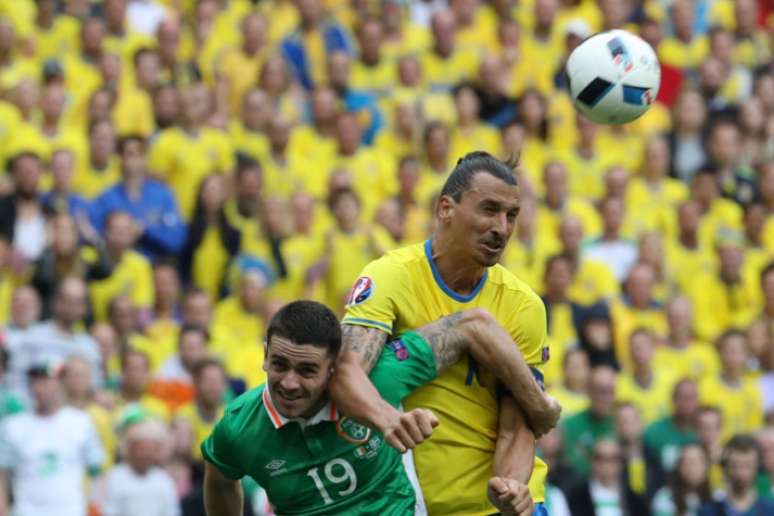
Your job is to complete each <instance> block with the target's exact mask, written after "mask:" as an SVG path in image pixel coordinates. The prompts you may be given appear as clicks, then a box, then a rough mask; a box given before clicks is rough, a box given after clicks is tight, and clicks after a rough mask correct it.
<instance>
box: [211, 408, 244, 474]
mask: <svg viewBox="0 0 774 516" xmlns="http://www.w3.org/2000/svg"><path fill="white" fill-rule="evenodd" d="M201 451H202V456H204V458H205V460H207V461H209V462H210V463H212V464H213V465H214V466H215V467H216V468H218V470H219V471H220V472H221V473H223V476H225V477H226V478H230V479H232V480H239V479H240V478H242V477H243V476H244V475H245V473H244V471H243V470H242V467H241V466H240V463H239V459H238V458H239V456H240V455H239V442H238V441H237V439H236V436H235V435H234V433H233V432H232V431H231V429H230V428H229V416H228V413H227V414H226V415H224V416H223V419H221V420H220V421H219V422H218V423H217V424H216V425H215V428H214V429H213V431H212V433H211V434H210V436H209V437H207V438H206V439H205V440H204V441H203V442H202V444H201Z"/></svg>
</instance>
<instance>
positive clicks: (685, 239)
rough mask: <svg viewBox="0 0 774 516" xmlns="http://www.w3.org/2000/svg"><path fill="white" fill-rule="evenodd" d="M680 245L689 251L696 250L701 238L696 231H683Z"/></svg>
mask: <svg viewBox="0 0 774 516" xmlns="http://www.w3.org/2000/svg"><path fill="white" fill-rule="evenodd" d="M680 243H681V244H683V247H687V248H688V249H695V248H696V246H698V245H699V238H698V235H697V234H696V232H695V231H690V232H688V231H681V232H680Z"/></svg>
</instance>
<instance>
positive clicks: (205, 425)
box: [175, 401, 224, 460]
mask: <svg viewBox="0 0 774 516" xmlns="http://www.w3.org/2000/svg"><path fill="white" fill-rule="evenodd" d="M223 408H224V407H222V406H221V407H220V409H219V410H218V414H217V416H216V417H215V419H213V420H212V421H205V419H204V418H203V417H202V415H201V413H200V412H199V408H198V407H197V406H196V402H193V401H191V402H189V403H186V404H185V405H183V406H182V407H180V408H179V409H177V411H176V412H175V419H177V418H180V419H183V420H185V421H186V422H188V423H189V424H190V425H191V429H192V430H193V433H194V443H193V445H192V446H191V456H192V457H193V459H194V460H202V451H201V449H200V445H201V444H202V441H204V440H205V439H206V438H207V436H208V435H210V434H211V433H212V429H213V428H214V427H215V423H217V422H218V420H219V419H220V418H221V417H223Z"/></svg>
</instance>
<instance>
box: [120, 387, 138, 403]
mask: <svg viewBox="0 0 774 516" xmlns="http://www.w3.org/2000/svg"><path fill="white" fill-rule="evenodd" d="M142 395H143V391H142V390H136V389H130V388H127V387H123V388H121V397H122V398H124V400H126V401H137V400H139V399H140V398H142Z"/></svg>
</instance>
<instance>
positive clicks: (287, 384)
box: [280, 371, 300, 392]
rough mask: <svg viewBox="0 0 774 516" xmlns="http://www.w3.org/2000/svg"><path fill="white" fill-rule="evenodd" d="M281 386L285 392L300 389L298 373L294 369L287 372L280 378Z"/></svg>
mask: <svg viewBox="0 0 774 516" xmlns="http://www.w3.org/2000/svg"><path fill="white" fill-rule="evenodd" d="M280 387H282V390H283V391H285V392H289V391H293V390H295V389H298V388H299V387H300V383H299V381H298V375H297V374H296V373H294V372H293V371H289V372H288V373H287V374H285V376H283V377H282V380H280Z"/></svg>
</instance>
